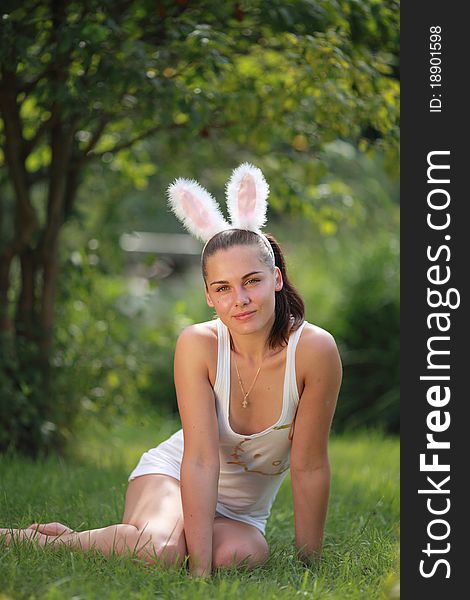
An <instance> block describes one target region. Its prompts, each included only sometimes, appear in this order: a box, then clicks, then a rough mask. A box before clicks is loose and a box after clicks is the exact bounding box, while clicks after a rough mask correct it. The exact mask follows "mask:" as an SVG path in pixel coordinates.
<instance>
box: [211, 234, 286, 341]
mask: <svg viewBox="0 0 470 600" xmlns="http://www.w3.org/2000/svg"><path fill="white" fill-rule="evenodd" d="M206 272H207V278H206V285H207V289H206V300H207V304H208V305H209V306H210V307H212V308H215V311H216V312H217V315H218V317H219V318H220V319H221V321H222V322H223V323H225V325H227V327H229V329H231V330H234V331H237V332H240V333H250V332H252V331H257V330H258V329H261V328H263V327H264V326H266V325H267V324H269V323H271V324H272V323H273V322H274V307H275V294H274V293H275V292H276V291H279V290H281V289H282V285H283V282H282V275H281V271H280V270H279V268H278V267H274V272H273V271H271V270H270V268H269V267H268V266H267V265H266V264H265V263H264V262H263V261H262V260H261V259H260V257H259V250H258V248H257V246H255V245H251V246H242V245H239V246H232V247H231V248H228V249H226V250H218V251H217V252H216V253H215V254H213V255H212V256H210V257H209V258H208V259H207V262H206ZM244 313H245V314H246V316H242V315H243V314H244ZM239 315H240V316H239Z"/></svg>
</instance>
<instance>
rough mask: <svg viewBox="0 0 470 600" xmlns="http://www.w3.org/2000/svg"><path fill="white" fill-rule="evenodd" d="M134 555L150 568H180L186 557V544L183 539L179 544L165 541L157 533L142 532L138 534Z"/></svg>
mask: <svg viewBox="0 0 470 600" xmlns="http://www.w3.org/2000/svg"><path fill="white" fill-rule="evenodd" d="M135 553H136V555H137V556H138V558H140V559H142V560H144V561H145V562H146V563H147V564H148V565H151V566H153V565H160V566H163V567H180V566H181V565H182V564H183V562H184V559H185V556H186V543H185V542H184V539H183V540H179V542H176V541H174V540H171V539H170V540H165V539H162V536H161V534H159V533H158V532H157V533H149V532H146V531H145V530H144V531H141V532H139V536H138V539H137V543H136V546H135Z"/></svg>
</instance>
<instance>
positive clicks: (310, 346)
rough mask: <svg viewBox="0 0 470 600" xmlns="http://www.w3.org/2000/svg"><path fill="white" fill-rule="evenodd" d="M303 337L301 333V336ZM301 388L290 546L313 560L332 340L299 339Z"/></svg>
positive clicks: (336, 364) (325, 480)
mask: <svg viewBox="0 0 470 600" xmlns="http://www.w3.org/2000/svg"><path fill="white" fill-rule="evenodd" d="M306 333H307V332H306ZM302 349H303V351H302V359H301V361H302V367H303V370H304V372H305V386H304V390H303V392H302V396H301V398H300V400H299V407H298V410H297V416H296V419H295V429H294V436H293V439H292V448H291V481H292V498H293V505H294V524H295V543H296V547H297V551H298V556H299V558H300V559H301V560H304V561H306V562H309V561H310V560H314V559H316V558H319V557H320V555H321V550H322V545H323V534H324V527H325V521H326V514H327V508H328V498H329V493H330V464H329V460H328V437H329V432H330V427H331V421H332V419H333V414H334V411H335V407H336V401H337V398H338V393H339V388H340V385H341V379H342V367H341V360H340V357H339V353H338V349H337V347H336V344H335V341H334V339H333V337H332V336H331V335H330V334H329V333H328V332H326V331H324V330H322V329H318V328H317V329H316V330H309V331H308V335H307V336H306V337H305V339H304V340H303V348H302Z"/></svg>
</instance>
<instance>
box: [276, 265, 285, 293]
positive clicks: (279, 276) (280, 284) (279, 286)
mask: <svg viewBox="0 0 470 600" xmlns="http://www.w3.org/2000/svg"><path fill="white" fill-rule="evenodd" d="M274 278H275V286H274V289H275V291H276V292H280V291H281V290H282V288H283V287H284V280H283V279H282V273H281V269H280V268H279V267H274Z"/></svg>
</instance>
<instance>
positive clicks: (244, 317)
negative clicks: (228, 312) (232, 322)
mask: <svg viewBox="0 0 470 600" xmlns="http://www.w3.org/2000/svg"><path fill="white" fill-rule="evenodd" d="M255 312H256V311H252V312H249V313H245V314H243V315H234V317H235V319H237V321H247V320H248V319H249V318H250V317H252V316H253V315H254V314H255Z"/></svg>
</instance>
